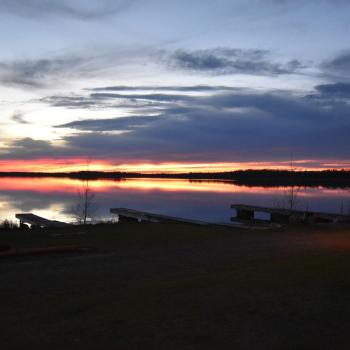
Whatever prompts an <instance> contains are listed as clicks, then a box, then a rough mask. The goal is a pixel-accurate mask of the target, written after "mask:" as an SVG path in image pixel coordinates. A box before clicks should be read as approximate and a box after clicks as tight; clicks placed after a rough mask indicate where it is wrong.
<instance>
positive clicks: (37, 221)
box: [16, 213, 70, 227]
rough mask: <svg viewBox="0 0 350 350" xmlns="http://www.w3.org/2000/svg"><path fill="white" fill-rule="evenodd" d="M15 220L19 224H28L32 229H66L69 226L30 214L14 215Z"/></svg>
mask: <svg viewBox="0 0 350 350" xmlns="http://www.w3.org/2000/svg"><path fill="white" fill-rule="evenodd" d="M16 219H18V220H19V222H20V224H21V225H22V224H29V225H31V226H34V227H67V226H70V225H69V224H67V223H65V222H62V221H56V220H49V219H45V218H43V217H41V216H38V215H35V214H32V213H21V214H16Z"/></svg>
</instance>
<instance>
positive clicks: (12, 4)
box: [0, 0, 134, 20]
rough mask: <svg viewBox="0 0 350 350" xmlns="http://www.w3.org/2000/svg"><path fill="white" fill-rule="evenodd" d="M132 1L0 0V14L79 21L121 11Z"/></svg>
mask: <svg viewBox="0 0 350 350" xmlns="http://www.w3.org/2000/svg"><path fill="white" fill-rule="evenodd" d="M133 2H134V1H133V0H100V1H85V2H84V3H83V2H81V1H80V2H77V1H68V0H0V12H2V13H10V14H13V15H17V16H22V17H30V18H40V17H44V16H64V17H71V18H75V19H80V20H89V19H97V18H102V17H105V16H110V15H112V14H115V13H118V12H120V11H123V10H124V9H125V8H126V7H128V6H130V4H131V3H133Z"/></svg>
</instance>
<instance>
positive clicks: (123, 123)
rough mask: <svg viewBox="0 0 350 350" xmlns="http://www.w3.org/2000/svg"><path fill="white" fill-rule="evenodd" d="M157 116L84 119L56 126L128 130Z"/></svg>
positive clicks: (142, 124)
mask: <svg viewBox="0 0 350 350" xmlns="http://www.w3.org/2000/svg"><path fill="white" fill-rule="evenodd" d="M159 118H160V117H158V116H146V117H145V116H132V117H122V118H113V119H85V120H77V121H73V122H71V123H66V124H62V125H58V126H57V127H58V128H71V129H78V130H89V131H106V130H107V131H112V130H120V131H130V130H135V129H137V128H141V127H146V126H148V125H150V124H153V123H154V122H156V121H158V120H159Z"/></svg>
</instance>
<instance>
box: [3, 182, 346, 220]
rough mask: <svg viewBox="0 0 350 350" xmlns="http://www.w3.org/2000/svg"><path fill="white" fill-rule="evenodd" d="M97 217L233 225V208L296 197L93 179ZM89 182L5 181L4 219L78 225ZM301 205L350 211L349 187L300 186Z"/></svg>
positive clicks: (285, 191)
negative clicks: (115, 212) (147, 216)
mask: <svg viewBox="0 0 350 350" xmlns="http://www.w3.org/2000/svg"><path fill="white" fill-rule="evenodd" d="M89 188H90V190H91V191H92V192H93V193H94V204H95V206H96V208H97V209H96V211H95V219H110V218H112V216H111V215H110V213H109V209H110V208H113V207H114V208H116V207H124V208H130V209H136V210H144V211H149V212H153V213H159V214H165V215H172V216H179V217H185V218H191V219H198V220H205V221H210V222H223V223H224V222H230V217H231V216H232V215H233V212H234V211H233V210H232V209H230V205H231V204H251V205H261V206H272V207H282V206H284V205H285V204H284V203H285V202H286V201H287V200H288V197H289V196H290V188H286V187H273V188H271V187H248V186H239V185H236V184H234V183H232V182H229V181H191V180H173V179H171V180H169V179H122V180H95V181H93V180H91V181H89ZM84 189H85V181H81V180H73V179H64V178H1V179H0V219H1V220H3V219H10V220H13V219H14V218H15V213H18V212H32V213H35V214H37V215H40V216H44V217H46V218H48V219H53V220H63V221H72V220H73V217H72V208H73V207H75V206H76V205H77V203H78V202H79V199H78V197H79V195H78V193H79V191H84ZM294 193H296V201H297V207H298V208H299V209H308V210H310V211H323V212H331V213H340V212H341V210H342V211H343V212H347V211H348V210H349V208H350V190H349V189H328V188H324V187H313V188H310V187H303V188H297V189H296V188H294Z"/></svg>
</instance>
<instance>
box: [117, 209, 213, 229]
mask: <svg viewBox="0 0 350 350" xmlns="http://www.w3.org/2000/svg"><path fill="white" fill-rule="evenodd" d="M110 212H111V214H116V215H118V217H119V222H123V221H137V222H142V221H148V222H176V223H186V224H193V225H202V226H207V225H210V224H209V223H208V222H205V221H199V220H191V219H184V218H179V217H175V216H167V215H161V214H154V213H148V212H144V211H140V210H134V209H127V208H111V209H110Z"/></svg>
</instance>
